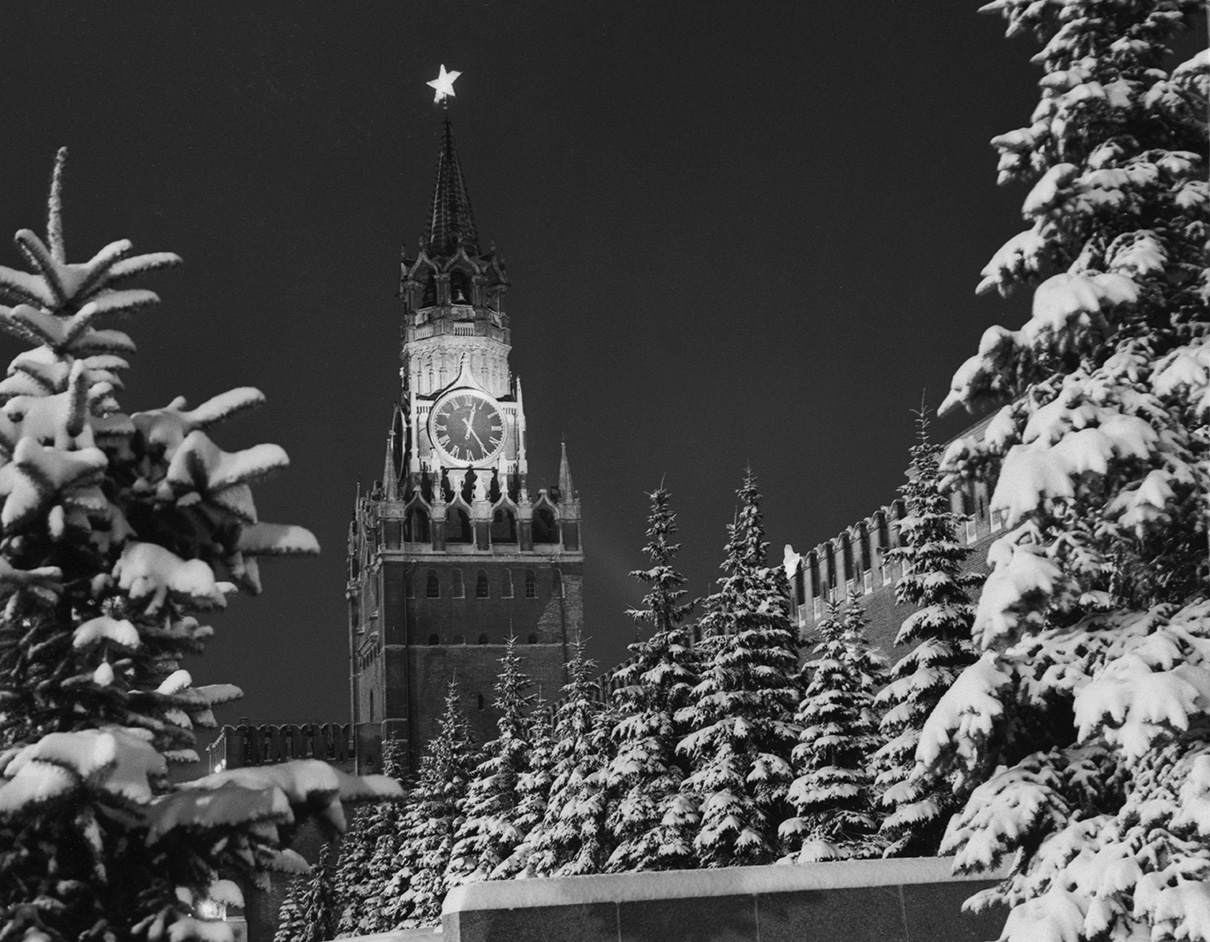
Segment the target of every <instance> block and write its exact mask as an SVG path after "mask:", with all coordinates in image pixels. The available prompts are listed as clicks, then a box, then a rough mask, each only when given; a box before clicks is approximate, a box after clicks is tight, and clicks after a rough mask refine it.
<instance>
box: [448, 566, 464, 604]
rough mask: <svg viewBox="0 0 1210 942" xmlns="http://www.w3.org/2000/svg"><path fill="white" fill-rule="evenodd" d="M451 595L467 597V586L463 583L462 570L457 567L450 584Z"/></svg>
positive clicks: (457, 597) (460, 597)
mask: <svg viewBox="0 0 1210 942" xmlns="http://www.w3.org/2000/svg"><path fill="white" fill-rule="evenodd" d="M450 595H452V596H453V597H454V598H456V599H464V598H466V586H464V585H463V584H462V570H461V569H455V570H454V574H453V578H452V580H451V584H450Z"/></svg>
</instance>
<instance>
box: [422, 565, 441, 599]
mask: <svg viewBox="0 0 1210 942" xmlns="http://www.w3.org/2000/svg"><path fill="white" fill-rule="evenodd" d="M424 597H425V598H426V599H439V598H441V583H440V582H439V581H438V580H437V570H436V569H430V570H429V575H428V579H427V580H425V583H424Z"/></svg>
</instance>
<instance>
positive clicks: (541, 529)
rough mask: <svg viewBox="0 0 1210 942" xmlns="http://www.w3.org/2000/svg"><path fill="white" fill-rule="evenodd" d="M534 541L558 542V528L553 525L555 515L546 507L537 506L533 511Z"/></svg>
mask: <svg viewBox="0 0 1210 942" xmlns="http://www.w3.org/2000/svg"><path fill="white" fill-rule="evenodd" d="M534 542H535V543H558V542H559V530H558V527H556V526H555V515H554V514H553V513H551V511H550V508H548V507H539V508H538V509H537V510H535V511H534Z"/></svg>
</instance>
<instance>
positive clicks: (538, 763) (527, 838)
mask: <svg viewBox="0 0 1210 942" xmlns="http://www.w3.org/2000/svg"><path fill="white" fill-rule="evenodd" d="M551 709H552V708H551V706H550V704H549V703H548V702H547V701H546V700H545V699H544V698H542V697H541V696H539V697H538V698H537V699H536V700H535V701H534V706H533V709H532V711H531V712H530V718H529V723H530V725H529V762H528V763H527V766H526V769H525V771H524V772H522V773H521V775H520V776H519V777H518V779H517V833H518V834H521V835H523V839H522V841H521V843H520V844H518V845H517V849H516V850H514V851H513V852H512V854H510V855H509V858H508V860H506V861H504V863H502V864H501V865H500V866H499V867H497V868H496V870H495V872H494V873H493V874H492V878H493V879H497V880H507V879H511V878H513V877H517V876H519V875H520V874H523V873H525V872H526V870H527V867H528V865H529V858H530V855H531V854H532V853H533V849H534V845H533V840H534V839H536V837H537V829H538V827H539V826H540V825H541V824H542V819H543V818H544V817H545V816H546V806H547V802H548V799H549V798H550V787H551V784H552V782H553V781H554V750H555V739H554V726H553V715H552V712H551Z"/></svg>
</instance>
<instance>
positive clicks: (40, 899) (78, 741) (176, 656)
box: [0, 152, 396, 942]
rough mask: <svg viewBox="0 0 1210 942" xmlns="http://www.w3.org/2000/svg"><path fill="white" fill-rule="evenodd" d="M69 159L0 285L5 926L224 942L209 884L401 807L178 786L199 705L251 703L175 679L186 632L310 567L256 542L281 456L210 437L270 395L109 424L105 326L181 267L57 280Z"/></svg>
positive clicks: (116, 253) (261, 781) (150, 297)
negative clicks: (43, 216)
mask: <svg viewBox="0 0 1210 942" xmlns="http://www.w3.org/2000/svg"><path fill="white" fill-rule="evenodd" d="M64 160H65V153H64V152H60V155H59V160H58V161H57V163H56V168H55V173H54V177H53V180H52V185H51V199H50V211H49V220H48V225H47V233H48V235H47V242H43V241H42V240H41V239H40V238H38V237H37V236H36V235H34V234H33V233H32V232H30V231H28V230H24V229H23V230H21V231H19V232H18V233H17V237H16V241H17V246H18V248H19V249H20V250H21V252H22V254H23V255H24V256H25V258H26V260H27V261H28V262H29V263H30V265H31V266H32V268H33V272H32V273H30V272H23V271H16V270H13V269H10V268H7V267H3V266H0V330H4V331H5V332H6V333H8V334H10V335H12V336H14V337H16V338H17V339H18V340H19V341H21V342H22V343H24V344H26V345H28V347H30V348H31V349H29V350H27V351H26V352H24V353H21V354H20V355H18V356H17V357H16V358H15V359H14V360H13V362H12V365H11V366H10V369H9V371H8V374H7V377H6V378H5V379H3V380H2V381H0V404H2V408H0V601H2V602H3V610H2V613H0V745H2V746H3V748H4V753H3V755H2V756H0V848H2V849H3V850H2V852H0V925H2V926H4V934H5V937H6V938H12V939H22V938H25V939H39V940H46V942H77V940H85V939H95V940H102V939H111V938H120V939H126V938H132V937H135V936H145V937H146V938H147V939H148V940H149V942H159V940H161V939H167V938H171V940H172V942H186V940H190V939H195V938H205V939H207V940H210V942H215V940H219V939H221V938H223V937H224V935H225V934H229V927H228V926H226V925H225V924H215V923H203V921H202V920H200V919H198V918H197V917H196V916H194V915H193V910H194V908H195V907H196V905H197V904H198V903H200V902H201V901H202V900H204V899H206V898H207V896H208V893H209V889H210V887H211V886H213V885H214V884H216V883H217V882H218V881H219V879H220V877H225V878H243V879H247V880H252V881H255V880H258V879H260V878H263V876H264V875H265V873H266V872H267V871H269V870H273V869H277V870H282V871H285V872H301V871H303V870H305V867H306V865H305V862H303V861H302V860H301V858H300V857H298V855H297V854H294V853H292V852H290V851H288V850H287V849H286V843H287V841H288V840H289V838H290V837H291V836H292V834H293V832H294V830H295V829H296V827H297V824H298V823H299V822H301V821H302V820H305V819H306V818H308V817H310V816H313V815H318V817H319V820H320V822H321V823H322V824H325V825H328V826H329V829H330V830H333V831H336V830H338V829H339V828H340V827H341V826H343V823H344V820H345V818H344V810H343V808H342V804H341V803H342V801H347V800H351V799H362V798H368V797H371V796H373V795H375V794H383V795H386V794H392V793H393V792H394V791H395V790H396V789H395V788H394V787H393V786H392V785H390V784H389V783H387V782H386V781H385V780H383V779H380V778H374V779H364V780H362V779H356V778H354V777H352V776H348V775H344V774H343V773H340V772H338V771H337V770H335V769H332V768H330V767H328V766H326V765H324V764H323V763H319V762H314V761H310V762H293V763H286V764H283V765H280V766H274V767H272V768H266V769H260V768H242V769H234V770H230V771H226V772H222V773H219V774H216V775H211V776H207V777H206V778H203V779H199V780H196V781H193V782H189V783H187V784H184V785H173V784H172V783H170V782H169V780H168V763H169V762H179V761H191V760H195V759H196V758H197V754H196V751H195V749H194V746H195V739H194V730H195V728H197V727H199V726H200V727H213V726H214V725H215V720H214V716H213V713H212V712H211V709H212V707H213V706H215V705H216V704H219V703H223V702H225V701H229V700H232V699H235V698H236V697H238V696H239V695H240V692H239V691H238V689H236V688H234V687H231V686H230V685H212V686H203V687H195V686H193V684H192V680H191V678H190V676H189V673H188V672H187V671H185V670H184V669H182V668H181V666H180V664H181V661H182V659H183V658H184V657H185V656H187V655H196V654H197V653H199V652H201V650H202V649H203V647H204V642H205V639H206V638H207V637H209V635H210V634H211V633H212V630H211V629H210V628H209V627H207V626H204V625H203V624H201V623H200V622H199V620H198V616H199V615H205V614H206V613H209V612H211V611H214V610H217V609H220V608H223V607H224V606H225V605H226V601H227V597H228V595H229V594H230V593H231V592H234V591H236V589H237V588H242V589H245V590H247V591H249V592H257V591H259V589H260V579H259V575H258V570H257V557H258V556H264V555H291V554H307V553H314V552H315V551H316V550H317V548H318V547H317V545H316V542H315V538H314V537H313V536H312V535H311V534H310V533H309V532H307V531H306V530H304V529H302V528H301V527H293V526H281V525H274V524H268V523H262V522H259V521H258V518H257V513H256V508H255V505H254V502H253V500H252V492H251V485H252V484H253V482H255V481H256V480H258V479H259V478H261V477H263V476H265V475H266V474H268V473H270V472H272V471H274V470H277V469H280V468H283V467H284V466H285V465H286V464H287V459H286V455H285V453H284V452H283V451H282V450H281V449H280V448H278V447H277V446H275V445H257V446H255V447H252V448H248V449H244V450H242V451H238V452H234V453H228V452H225V451H223V450H222V449H220V448H219V446H218V445H217V444H215V442H214V441H213V440H212V439H211V438H210V435H209V432H210V430H211V428H212V426H215V425H216V424H217V423H219V422H221V421H222V420H223V419H226V418H228V417H229V416H231V415H233V414H235V413H237V412H239V411H242V410H244V409H248V408H252V407H255V406H257V405H259V404H260V403H261V402H262V399H263V397H262V396H261V394H260V393H259V392H257V391H256V390H254V389H249V388H245V389H236V390H232V391H230V392H228V393H225V394H223V395H220V396H216V397H215V398H213V399H211V400H209V401H207V402H205V403H203V404H201V405H200V406H199V407H197V408H195V409H192V410H190V409H187V408H186V405H185V401H184V400H183V399H180V398H178V399H175V400H174V401H173V402H171V403H169V404H168V405H167V406H166V407H164V408H160V409H152V410H149V411H146V412H136V413H134V414H132V415H128V414H126V413H124V412H122V411H121V407H120V405H119V404H118V401H117V394H118V391H119V390H120V389H121V388H122V381H121V377H122V375H123V374H124V373H125V371H126V370H127V369H128V367H129V363H128V362H127V357H128V356H129V355H130V354H131V353H133V350H134V344H133V342H132V341H131V339H130V338H129V336H128V335H127V334H126V333H124V332H122V331H120V330H117V329H115V328H113V327H111V326H105V325H107V324H112V323H114V322H115V321H116V320H118V319H120V318H122V317H124V316H126V315H129V314H132V313H134V312H136V311H138V310H140V309H142V308H145V307H148V306H150V305H153V304H155V303H157V302H158V300H159V299H158V297H157V296H156V295H155V294H154V293H153V292H151V291H148V290H145V289H140V288H131V287H127V286H126V283H127V282H129V281H130V280H131V279H133V278H136V277H138V276H141V275H143V274H145V273H147V272H150V271H154V270H156V269H161V268H167V267H171V266H173V265H175V264H177V263H178V262H179V261H180V259H179V258H178V257H177V256H175V255H173V254H172V253H167V252H162V253H155V254H151V255H138V256H135V255H132V254H131V245H130V243H129V242H126V241H119V242H114V243H111V244H110V245H108V246H106V247H105V248H103V249H102V250H101V251H100V252H99V253H97V255H95V256H94V257H93V258H92V259H91V260H90V261H87V262H84V263H81V264H74V263H68V261H67V254H66V249H65V245H64V239H63V225H62V216H61V208H62V207H61V189H62V177H63V167H64ZM10 304H11V305H12V306H11V307H10V306H8V305H10Z"/></svg>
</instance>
